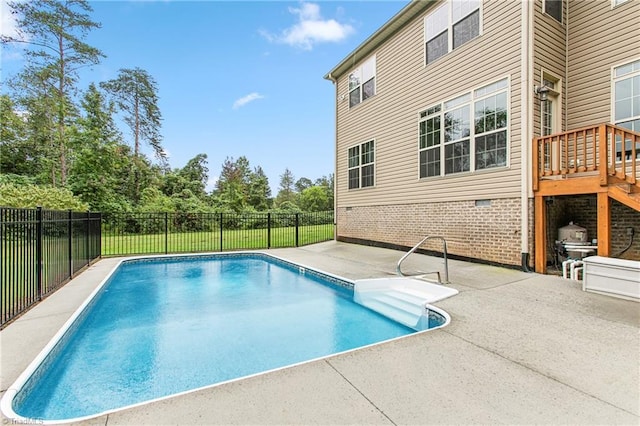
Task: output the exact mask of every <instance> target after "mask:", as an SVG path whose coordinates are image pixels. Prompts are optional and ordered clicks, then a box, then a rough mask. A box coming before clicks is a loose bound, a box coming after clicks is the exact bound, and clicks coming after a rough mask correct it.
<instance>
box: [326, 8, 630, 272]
mask: <svg viewBox="0 0 640 426" xmlns="http://www.w3.org/2000/svg"><path fill="white" fill-rule="evenodd" d="M638 22H640V1H637V0H594V1H582V0H532V1H502V0H456V1H451V0H439V1H430V0H426V1H419V0H418V1H411V2H410V3H408V4H407V5H406V6H405V7H404V8H403V9H402V10H400V11H399V12H398V13H397V14H396V15H395V16H393V17H392V18H391V19H390V20H389V21H388V22H387V23H386V24H384V25H383V26H382V27H381V28H380V29H379V30H378V31H376V32H375V33H374V34H373V35H371V36H370V37H369V38H367V39H366V40H365V41H364V42H363V43H362V44H361V45H360V46H358V47H357V48H356V49H355V50H354V51H353V52H351V53H350V54H349V55H348V56H347V57H346V58H344V59H343V60H342V61H341V62H340V63H339V64H338V65H336V66H335V67H334V68H333V69H332V70H331V71H330V72H329V73H327V74H326V75H325V78H326V79H328V80H330V81H332V82H333V83H334V86H335V95H336V171H335V187H336V201H335V203H336V204H335V209H336V224H337V227H336V237H337V239H338V240H342V241H350V242H357V243H361V244H371V245H380V246H386V247H394V248H408V247H412V246H414V245H415V244H416V243H417V242H419V241H420V240H421V239H422V238H423V237H424V236H427V235H435V236H441V237H443V238H445V239H446V242H447V249H448V253H449V255H450V256H458V257H460V258H466V259H474V260H477V261H481V262H487V263H494V264H501V265H508V266H514V267H522V268H523V269H524V270H531V269H534V268H535V270H536V271H539V272H546V271H547V268H548V266H549V265H552V264H553V263H554V262H556V261H557V253H556V252H554V247H555V246H554V244H555V243H554V242H555V240H556V239H557V238H558V237H557V233H558V229H559V228H562V227H564V226H565V225H568V224H569V222H574V223H576V224H579V225H580V226H582V227H584V228H585V229H586V230H587V234H588V235H589V241H591V240H597V241H596V243H597V249H596V248H594V251H595V250H597V254H598V255H601V256H610V257H623V258H628V259H635V260H640V186H639V183H638V182H640V181H639V180H638V178H640V25H638ZM623 141H624V143H623ZM630 228H631V229H632V230H629V229H630ZM632 233H633V234H634V235H635V238H634V235H631V234H632ZM428 243H429V244H427V245H425V246H424V248H425V250H427V251H442V247H441V245H440V244H441V243H440V242H438V241H436V240H434V241H433V244H431V243H430V242H428Z"/></svg>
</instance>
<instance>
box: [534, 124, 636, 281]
mask: <svg viewBox="0 0 640 426" xmlns="http://www.w3.org/2000/svg"><path fill="white" fill-rule="evenodd" d="M532 168H533V180H532V182H533V192H534V199H535V204H534V209H535V270H536V272H540V273H545V272H546V269H547V265H546V261H547V252H546V250H547V246H548V244H547V241H546V235H547V232H546V228H547V226H548V224H547V217H546V209H545V208H544V203H545V197H550V196H560V195H581V194H597V215H598V218H597V219H598V230H597V235H598V255H599V256H606V257H608V256H609V255H610V251H611V200H612V199H614V200H616V201H618V202H620V203H622V204H625V205H626V206H628V207H630V208H632V209H634V210H637V211H640V133H637V132H631V131H629V130H628V129H624V128H622V127H618V126H614V125H611V124H600V125H597V126H592V127H585V128H582V129H578V130H572V131H569V132H564V133H557V134H553V135H549V136H544V137H539V138H534V140H533V165H532Z"/></svg>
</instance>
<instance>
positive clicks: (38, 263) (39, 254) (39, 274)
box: [36, 206, 42, 300]
mask: <svg viewBox="0 0 640 426" xmlns="http://www.w3.org/2000/svg"><path fill="white" fill-rule="evenodd" d="M36 281H37V285H38V300H42V207H41V206H38V207H37V208H36Z"/></svg>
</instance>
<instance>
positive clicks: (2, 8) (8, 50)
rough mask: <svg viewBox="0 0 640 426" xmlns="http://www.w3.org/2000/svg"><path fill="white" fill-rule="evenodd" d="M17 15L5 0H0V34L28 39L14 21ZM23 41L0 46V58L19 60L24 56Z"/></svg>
mask: <svg viewBox="0 0 640 426" xmlns="http://www.w3.org/2000/svg"><path fill="white" fill-rule="evenodd" d="M16 19H17V16H16V15H15V14H14V13H12V9H11V8H10V7H9V5H8V4H7V1H6V0H0V36H1V37H3V38H5V37H6V38H11V39H17V40H22V41H28V40H29V37H27V36H26V35H25V34H21V32H20V29H19V27H18V23H17V22H16ZM24 48H25V44H24V43H7V44H5V45H3V46H2V49H3V51H2V59H3V60H5V61H20V60H22V59H23V58H24V55H23V53H24Z"/></svg>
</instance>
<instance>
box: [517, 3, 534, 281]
mask: <svg viewBox="0 0 640 426" xmlns="http://www.w3.org/2000/svg"><path fill="white" fill-rule="evenodd" d="M532 9H533V2H532V1H523V2H521V3H520V12H521V13H520V23H521V25H520V28H521V29H520V93H521V96H520V102H521V103H522V105H521V108H520V141H521V155H522V156H521V160H520V161H521V166H520V217H521V221H520V243H521V247H520V248H521V266H522V270H523V271H524V272H531V270H530V269H529V198H530V194H529V193H530V191H531V189H530V188H531V185H530V184H529V183H530V177H531V173H532V170H531V159H530V156H531V154H530V152H531V151H530V144H531V140H532V139H533V132H532V123H533V109H532V108H531V105H532V102H533V99H532V91H533V84H532V81H533V78H532V72H533V70H532V63H533V57H532V56H533V10H532ZM531 196H533V194H531Z"/></svg>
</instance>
